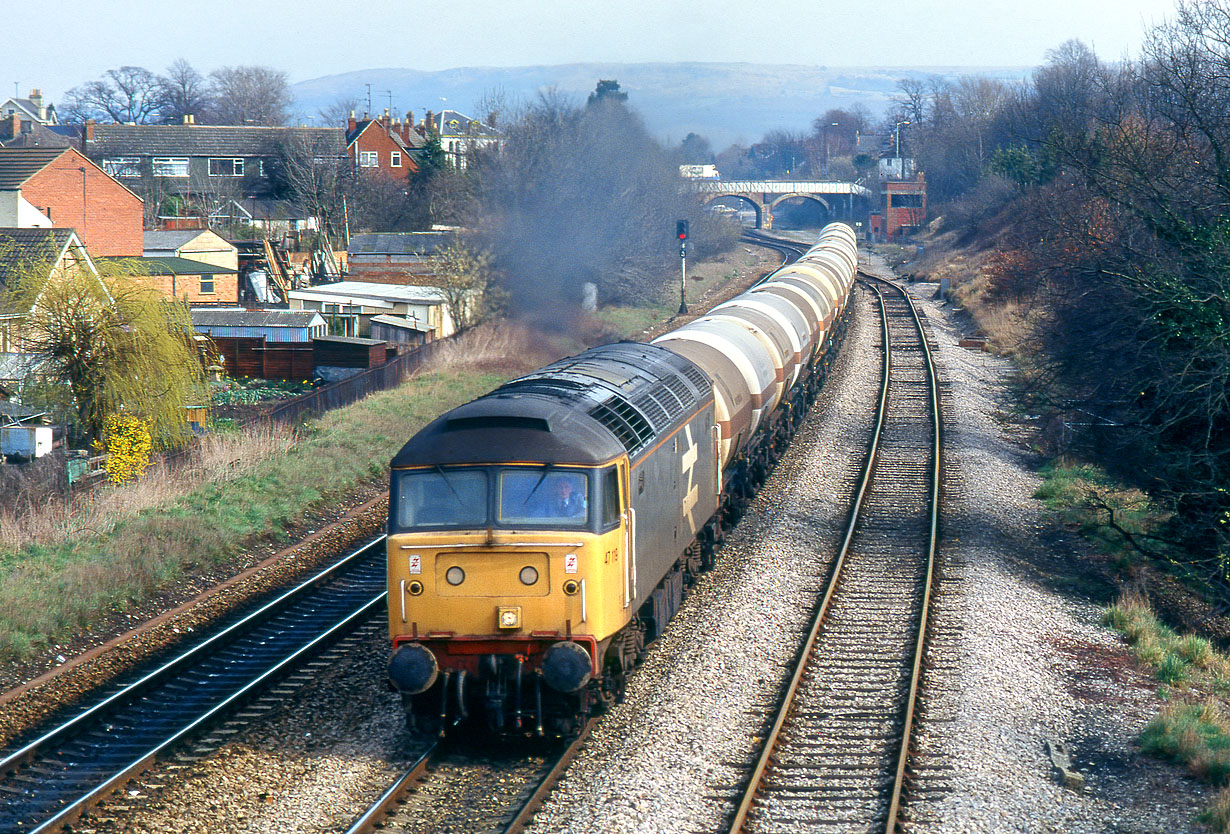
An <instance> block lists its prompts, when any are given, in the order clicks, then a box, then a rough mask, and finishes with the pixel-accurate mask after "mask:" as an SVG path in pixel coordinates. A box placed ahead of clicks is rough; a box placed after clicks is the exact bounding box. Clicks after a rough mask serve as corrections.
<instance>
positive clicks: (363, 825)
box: [346, 741, 441, 834]
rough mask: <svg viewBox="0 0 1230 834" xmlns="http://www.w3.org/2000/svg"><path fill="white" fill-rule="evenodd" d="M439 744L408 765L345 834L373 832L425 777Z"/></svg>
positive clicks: (438, 749) (437, 753) (438, 751)
mask: <svg viewBox="0 0 1230 834" xmlns="http://www.w3.org/2000/svg"><path fill="white" fill-rule="evenodd" d="M440 749H441V742H439V741H436V742H433V743H432V745H431V746H430V747H428V748H427V750H426V751H424V753H423V755H422V756H420V757H419V759H418V761H416V762H415V763H414V764H412V765H410V767H409V769H407V770H406V772H405V773H403V774H402V775H401V776H400V777H398V779H397V781H396V782H394V783H393V784H392V785H390V786H389V787H388V789H387V790H386V791H385V792H384V793H382V794H380V796H379V798H377V799H376V801H375V802H373V803H372V805H371V807H370V808H368V809H367V810H366V811H365V812H364V813H363V816H361V817H359V818H358V819H357V820H355V821H354V822H353V823H351V825H350V827H349V828H347V829H346V834H367V832H370V831H375V830H376V829H377V828H378V827H379V826H380V824H381V822H382V821H383V820H384V818H385V817H386V816H387V815H388V813H389V810H390V809H391V808H392V807H393V806H394V805H396V804H397V803H398V802H399V801H401V798H402V797H403V796H405V795H406V793H407V792H408V791H409V790H410V789H411V788H412V787H414V786H415V785H416V784H418V783H419V782H420V781H421V780H422V779H423V777H424V776H426V775H427V768H428V767H430V766H431V762H432V761H433V759H434V758H435V757H436V756H437V755H439V753H440Z"/></svg>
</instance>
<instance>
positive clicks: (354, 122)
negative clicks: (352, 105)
mask: <svg viewBox="0 0 1230 834" xmlns="http://www.w3.org/2000/svg"><path fill="white" fill-rule="evenodd" d="M358 128H359V120H358V119H356V118H355V117H354V111H353V110H351V111H350V118H349V119H348V120H347V121H346V132H347V133H354V132H355V131H356V130H358Z"/></svg>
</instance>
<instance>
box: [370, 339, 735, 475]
mask: <svg viewBox="0 0 1230 834" xmlns="http://www.w3.org/2000/svg"><path fill="white" fill-rule="evenodd" d="M712 397H713V389H712V386H711V385H710V383H709V380H708V379H707V378H706V377H705V375H704V373H703V372H702V371H701V370H700V369H699V368H697V367H696V366H695V365H694V364H692V363H691V362H690V361H689V360H687V359H685V358H684V357H682V356H679V355H678V354H676V353H673V352H671V351H669V350H666V349H665V348H661V347H658V346H656V345H644V344H638V343H633V342H622V343H619V344H614V345H603V346H602V347H598V348H593V349H591V350H588V351H586V352H584V353H582V354H578V355H577V356H573V357H570V358H568V359H563V360H560V361H559V362H554V363H552V364H550V365H547V366H546V367H544V368H541V369H540V370H537V371H535V372H533V373H531V374H527V375H526V376H523V377H521V378H520V379H516V380H513V381H511V382H508V383H506V384H504V385H502V386H500V387H499V388H497V389H496V390H494V391H492V392H491V393H489V394H486V395H484V396H482V397H479V398H478V399H477V400H474V401H473V402H470V403H467V404H465V405H463V406H460V407H458V408H455V409H453V410H452V411H450V412H448V413H447V414H444V415H443V416H441V417H439V418H437V419H436V420H435V421H433V422H432V423H431V424H429V425H428V426H427V427H426V428H424V429H423V430H422V431H421V432H419V433H418V434H417V435H415V436H414V437H413V438H411V440H410V442H408V443H407V444H406V445H405V446H404V447H402V450H401V451H400V452H398V454H397V456H396V457H394V458H393V466H395V467H400V466H422V465H431V464H460V463H484V462H486V463H498V462H513V461H541V462H544V463H572V464H579V465H596V464H599V463H604V462H606V461H610V460H613V459H615V458H617V457H619V456H620V455H622V454H623V453H627V454H629V455H630V456H632V457H636V455H637V454H639V453H641V452H643V451H645V450H646V449H649V448H652V446H653V441H654V439H655V438H656V437H659V436H661V435H663V434H664V433H666V432H668V431H669V430H673V429H674V428H675V427H677V426H678V425H679V424H680V423H681V422H682V421H683V420H685V419H686V418H687V417H689V416H691V415H692V414H693V413H695V411H696V410H697V409H698V408H700V407H701V406H702V405H704V403H706V402H707V401H709V400H711V399H712Z"/></svg>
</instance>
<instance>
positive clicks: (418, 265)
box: [346, 231, 456, 284]
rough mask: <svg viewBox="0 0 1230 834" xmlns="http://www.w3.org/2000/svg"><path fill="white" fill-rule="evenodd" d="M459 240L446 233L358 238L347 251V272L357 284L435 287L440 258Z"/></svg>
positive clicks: (402, 233) (382, 234) (365, 235)
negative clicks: (437, 262) (434, 280)
mask: <svg viewBox="0 0 1230 834" xmlns="http://www.w3.org/2000/svg"><path fill="white" fill-rule="evenodd" d="M455 239H456V236H455V235H454V234H453V233H451V232H444V231H432V232H377V233H374V234H364V235H354V236H353V237H351V238H350V246H349V248H348V249H347V254H346V264H347V270H348V271H349V272H350V274H351V275H352V276H353V277H354V279H355V280H356V281H369V282H374V283H382V284H431V283H433V281H432V280H431V279H432V278H434V276H435V271H436V267H435V258H436V255H438V254H439V253H440V252H442V251H443V250H445V249H447V248H448V246H449V244H450V243H452V242H453V241H454V240H455Z"/></svg>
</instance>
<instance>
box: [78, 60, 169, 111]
mask: <svg viewBox="0 0 1230 834" xmlns="http://www.w3.org/2000/svg"><path fill="white" fill-rule="evenodd" d="M162 107H163V93H162V86H161V85H160V84H159V83H158V77H157V76H156V75H154V74H153V73H152V72H150V71H149V70H147V69H145V68H144V67H131V66H124V67H120V68H119V69H112V70H107V71H106V72H105V73H103V77H102V78H100V79H98V80H97V81H90V82H88V83H86V84H83V85H81V86H80V87H74V88H73V89H71V90H69V91H68V93H67V94H66V96H65V101H64V105H63V107H62V108H61V110H60V112H61V114H62V115H63V116H65V117H66V119H67V120H68V121H77V122H84V121H85V120H86V119H97V120H99V121H109V122H115V123H117V124H151V123H154V122H157V121H158V120H159V118H160V117H161V111H162Z"/></svg>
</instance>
